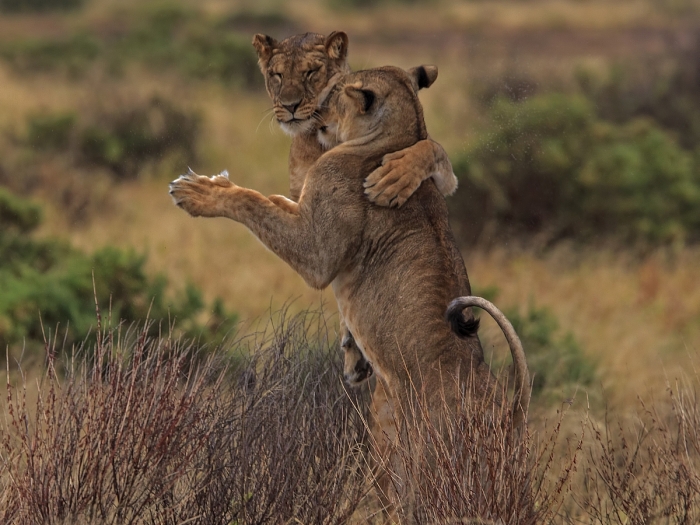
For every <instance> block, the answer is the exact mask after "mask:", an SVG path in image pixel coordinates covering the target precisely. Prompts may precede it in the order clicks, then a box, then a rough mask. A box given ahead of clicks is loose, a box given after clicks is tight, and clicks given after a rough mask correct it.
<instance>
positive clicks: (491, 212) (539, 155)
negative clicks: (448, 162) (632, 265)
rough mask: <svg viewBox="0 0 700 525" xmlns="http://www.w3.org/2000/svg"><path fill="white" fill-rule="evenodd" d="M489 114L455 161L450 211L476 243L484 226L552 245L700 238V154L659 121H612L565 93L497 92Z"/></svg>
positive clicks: (689, 240)
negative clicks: (514, 97)
mask: <svg viewBox="0 0 700 525" xmlns="http://www.w3.org/2000/svg"><path fill="white" fill-rule="evenodd" d="M490 118H491V121H492V127H491V129H490V130H489V131H488V132H487V133H485V134H484V136H483V138H482V139H480V140H479V141H478V144H477V145H476V146H475V147H474V148H473V149H472V150H471V151H470V152H469V153H467V154H466V155H463V156H461V157H457V158H455V161H454V167H455V172H456V173H457V175H458V177H459V178H460V182H461V186H462V192H461V199H459V198H458V201H457V202H456V203H453V204H454V206H453V210H454V212H455V213H454V215H455V218H456V219H457V220H458V221H459V222H462V223H466V224H468V225H469V235H470V236H472V240H473V241H476V240H477V239H478V238H479V236H480V235H482V234H483V233H484V232H485V231H486V230H487V228H488V229H491V231H493V232H498V233H499V234H507V235H510V236H512V237H516V236H525V237H531V236H534V235H542V236H544V241H545V242H547V243H553V242H556V241H559V240H562V239H569V238H573V239H576V240H580V241H588V242H596V241H600V240H603V239H614V240H617V241H620V242H622V243H640V242H646V243H651V244H659V243H661V244H669V243H683V242H693V241H697V240H699V239H700V173H699V171H698V166H697V163H696V160H695V158H694V156H693V154H692V153H691V152H689V151H687V150H684V149H683V148H682V147H681V146H680V145H679V144H678V142H677V141H676V140H675V139H674V137H673V135H671V134H670V133H669V132H668V131H666V130H664V129H663V128H662V127H660V126H659V125H658V124H656V123H655V122H654V121H653V120H650V119H648V118H647V119H642V118H635V119H633V120H631V121H629V122H626V123H624V124H619V125H618V124H613V123H611V122H606V121H603V120H601V119H599V118H598V117H597V116H596V115H595V112H594V110H593V105H592V104H591V103H590V102H589V101H588V100H587V99H585V98H583V97H581V96H578V95H564V94H544V95H537V96H535V97H532V98H530V99H527V100H525V101H523V102H521V103H516V102H511V101H509V100H506V99H504V98H498V99H497V100H496V102H495V104H494V105H493V107H492V109H491V111H490ZM465 230H466V228H465ZM462 234H463V235H464V230H463V231H462Z"/></svg>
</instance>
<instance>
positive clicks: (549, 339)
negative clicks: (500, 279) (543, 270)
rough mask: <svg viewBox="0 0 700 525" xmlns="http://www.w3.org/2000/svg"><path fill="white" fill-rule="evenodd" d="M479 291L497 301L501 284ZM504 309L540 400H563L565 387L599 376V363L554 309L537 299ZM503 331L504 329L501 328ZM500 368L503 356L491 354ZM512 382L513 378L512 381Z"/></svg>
mask: <svg viewBox="0 0 700 525" xmlns="http://www.w3.org/2000/svg"><path fill="white" fill-rule="evenodd" d="M476 294H477V295H479V296H481V297H485V298H488V299H489V300H490V301H492V302H493V301H495V300H496V297H497V296H498V288H497V287H495V286H489V287H487V288H484V289H481V290H477V291H476ZM503 313H504V314H505V316H506V317H507V318H508V320H509V321H510V322H511V324H512V325H513V328H515V331H516V333H517V334H518V336H519V337H520V340H521V342H522V344H523V348H524V349H525V356H526V358H527V364H528V368H529V369H530V376H531V378H532V381H533V385H532V395H533V397H534V398H535V399H536V400H537V401H539V402H540V403H542V402H546V401H547V400H549V399H551V400H553V401H554V400H556V401H558V402H561V398H562V396H561V391H562V390H570V389H573V388H575V387H577V386H583V387H587V386H588V387H590V386H592V385H593V384H594V382H595V381H596V379H597V364H596V363H595V361H593V360H591V358H589V357H587V356H586V355H585V354H584V352H583V349H582V348H581V345H580V343H579V342H578V341H577V340H576V338H575V337H574V335H573V334H572V333H571V332H564V333H562V331H561V329H560V327H559V321H558V320H557V317H556V315H555V313H554V312H552V311H551V310H550V309H549V308H547V307H539V306H537V305H536V304H535V302H534V301H533V300H531V301H530V303H529V304H528V305H527V308H524V309H523V308H519V307H508V308H505V309H504V310H503ZM499 335H500V331H499ZM487 361H493V363H492V366H493V367H495V368H496V369H498V368H499V367H500V366H501V359H498V358H493V357H490V358H487ZM511 383H512V381H511Z"/></svg>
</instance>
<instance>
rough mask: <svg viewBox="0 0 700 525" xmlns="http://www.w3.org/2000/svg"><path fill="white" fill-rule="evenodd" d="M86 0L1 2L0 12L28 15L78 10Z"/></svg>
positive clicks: (8, 0)
mask: <svg viewBox="0 0 700 525" xmlns="http://www.w3.org/2000/svg"><path fill="white" fill-rule="evenodd" d="M84 3H85V0H0V12H4V13H26V12H41V11H61V10H69V9H77V8H78V7H81V6H82V5H83V4H84Z"/></svg>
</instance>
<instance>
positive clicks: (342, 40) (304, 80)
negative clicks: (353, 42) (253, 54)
mask: <svg viewBox="0 0 700 525" xmlns="http://www.w3.org/2000/svg"><path fill="white" fill-rule="evenodd" d="M253 46H254V47H255V49H256V51H257V52H258V59H259V60H258V63H259V65H260V70H261V71H262V73H263V75H264V76H265V87H266V88H267V92H268V94H269V95H270V98H271V99H272V103H273V108H274V112H275V117H276V118H277V121H278V122H279V124H280V126H281V127H282V129H283V130H284V131H286V132H287V133H289V134H290V135H295V134H297V133H302V132H308V131H311V130H313V129H314V128H315V122H316V120H315V116H316V109H317V107H318V105H319V101H320V100H322V98H323V97H324V96H325V92H326V88H327V87H328V86H329V82H330V80H331V78H333V77H334V75H336V74H338V73H346V72H349V71H350V68H349V67H348V64H347V53H348V36H347V35H346V34H345V33H343V32H341V31H336V32H333V33H331V34H330V35H328V36H327V37H326V36H323V35H320V34H317V33H306V34H304V35H296V36H291V37H289V38H286V39H284V40H282V41H281V42H277V41H276V40H275V39H274V38H272V37H269V36H266V35H260V34H258V35H255V37H253Z"/></svg>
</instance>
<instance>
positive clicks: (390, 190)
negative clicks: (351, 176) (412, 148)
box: [364, 151, 425, 207]
mask: <svg viewBox="0 0 700 525" xmlns="http://www.w3.org/2000/svg"><path fill="white" fill-rule="evenodd" d="M424 178H425V176H424V174H423V172H422V171H421V170H417V169H416V168H415V166H413V165H412V163H411V162H410V161H409V160H408V158H407V157H406V156H405V154H404V153H403V151H397V152H396V153H390V154H388V155H385V156H384V159H383V160H382V165H381V166H379V167H378V168H377V169H376V170H374V171H373V172H372V173H370V174H369V176H368V177H367V178H366V179H365V183H364V187H365V195H367V197H369V200H370V201H372V202H373V203H375V204H377V205H379V206H391V207H401V206H402V205H403V204H404V203H405V202H406V201H407V200H408V198H409V197H410V196H411V195H413V193H414V192H415V191H416V190H417V189H418V187H419V186H420V185H421V183H422V182H423V179H424Z"/></svg>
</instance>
